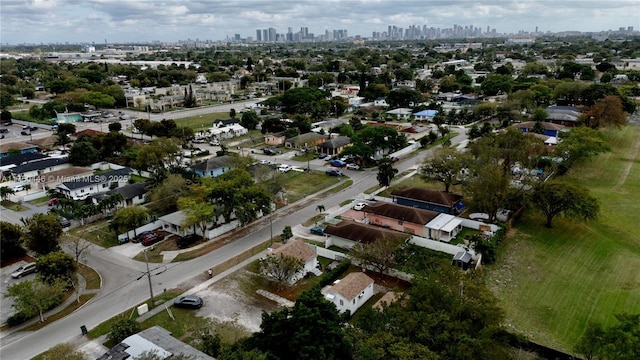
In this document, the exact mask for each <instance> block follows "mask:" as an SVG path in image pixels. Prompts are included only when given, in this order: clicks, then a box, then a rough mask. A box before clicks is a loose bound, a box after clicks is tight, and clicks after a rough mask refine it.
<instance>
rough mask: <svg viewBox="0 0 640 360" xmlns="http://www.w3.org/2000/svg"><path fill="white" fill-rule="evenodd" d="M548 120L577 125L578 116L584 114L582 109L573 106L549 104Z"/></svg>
mask: <svg viewBox="0 0 640 360" xmlns="http://www.w3.org/2000/svg"><path fill="white" fill-rule="evenodd" d="M545 110H546V112H547V121H549V122H552V123H554V124H559V125H564V126H571V127H573V126H576V124H577V122H578V118H579V117H580V115H582V112H581V111H580V109H578V108H576V107H573V106H548V107H547V108H546V109H545Z"/></svg>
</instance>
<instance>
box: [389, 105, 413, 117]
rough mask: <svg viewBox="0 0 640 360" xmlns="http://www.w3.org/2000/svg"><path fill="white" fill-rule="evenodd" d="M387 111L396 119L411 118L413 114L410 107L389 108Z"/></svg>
mask: <svg viewBox="0 0 640 360" xmlns="http://www.w3.org/2000/svg"><path fill="white" fill-rule="evenodd" d="M386 113H387V114H388V115H391V116H392V117H394V118H395V119H396V120H409V118H410V117H411V114H412V113H411V109H409V108H397V109H393V110H389V111H387V112H386Z"/></svg>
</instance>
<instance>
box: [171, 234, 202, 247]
mask: <svg viewBox="0 0 640 360" xmlns="http://www.w3.org/2000/svg"><path fill="white" fill-rule="evenodd" d="M200 239H202V236H200V235H198V234H189V235H186V236H183V237H181V238H178V240H177V241H176V245H177V246H178V249H184V248H187V247H189V245H191V244H194V243H196V242H198V241H200Z"/></svg>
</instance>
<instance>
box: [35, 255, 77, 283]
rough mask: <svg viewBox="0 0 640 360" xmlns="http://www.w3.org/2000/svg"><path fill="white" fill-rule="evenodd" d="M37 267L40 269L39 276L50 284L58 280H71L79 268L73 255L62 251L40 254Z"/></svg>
mask: <svg viewBox="0 0 640 360" xmlns="http://www.w3.org/2000/svg"><path fill="white" fill-rule="evenodd" d="M36 268H37V269H38V278H39V279H40V280H41V281H42V282H46V283H48V284H53V283H54V282H55V281H58V280H62V281H69V279H71V277H72V276H73V274H75V272H76V271H77V270H78V266H77V265H76V263H75V262H74V259H73V257H72V256H71V255H69V254H65V253H63V252H60V251H54V252H50V253H48V254H45V255H41V256H39V257H38V260H37V261H36Z"/></svg>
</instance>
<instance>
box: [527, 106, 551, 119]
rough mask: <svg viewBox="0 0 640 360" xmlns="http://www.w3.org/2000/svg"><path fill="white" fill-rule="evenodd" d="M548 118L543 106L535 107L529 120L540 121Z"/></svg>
mask: <svg viewBox="0 0 640 360" xmlns="http://www.w3.org/2000/svg"><path fill="white" fill-rule="evenodd" d="M548 118H549V114H547V110H545V109H543V108H536V109H535V110H534V111H533V116H532V117H531V120H533V121H536V122H541V121H545V120H547V119H548Z"/></svg>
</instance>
